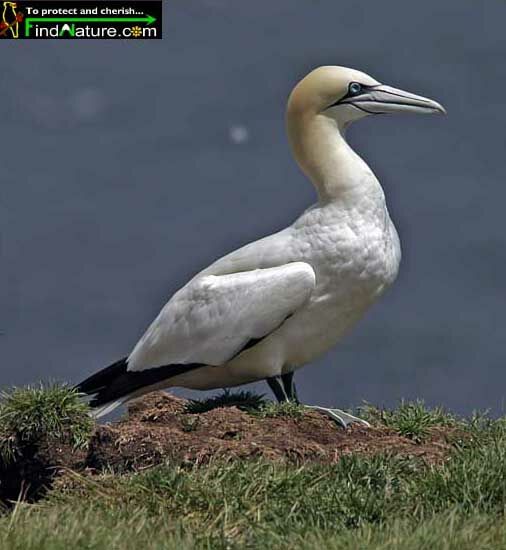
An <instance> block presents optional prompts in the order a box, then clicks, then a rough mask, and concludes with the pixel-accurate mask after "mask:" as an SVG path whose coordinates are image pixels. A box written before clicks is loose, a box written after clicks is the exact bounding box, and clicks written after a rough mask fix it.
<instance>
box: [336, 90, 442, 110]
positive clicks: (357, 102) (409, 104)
mask: <svg viewBox="0 0 506 550" xmlns="http://www.w3.org/2000/svg"><path fill="white" fill-rule="evenodd" d="M342 103H349V104H351V105H354V106H355V107H357V108H358V109H361V110H363V111H365V112H367V113H370V114H375V115H379V114H387V113H421V114H443V115H445V114H446V111H445V109H444V107H443V106H442V105H441V104H439V103H438V102H437V101H433V100H432V99H428V98H426V97H422V96H419V95H415V94H411V93H409V92H405V91H404V90H398V89H397V88H392V87H391V86H385V85H383V84H380V85H378V86H371V87H370V88H369V89H368V90H367V91H365V92H364V93H362V94H359V95H357V96H353V97H348V98H346V99H345V100H343V101H342Z"/></svg>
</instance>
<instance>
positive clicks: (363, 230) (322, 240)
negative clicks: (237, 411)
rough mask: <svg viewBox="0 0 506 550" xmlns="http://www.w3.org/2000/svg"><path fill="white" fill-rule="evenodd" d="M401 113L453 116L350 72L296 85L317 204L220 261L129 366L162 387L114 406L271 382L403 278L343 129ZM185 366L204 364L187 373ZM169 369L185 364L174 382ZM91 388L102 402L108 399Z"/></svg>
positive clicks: (384, 216)
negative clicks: (175, 391) (177, 390)
mask: <svg viewBox="0 0 506 550" xmlns="http://www.w3.org/2000/svg"><path fill="white" fill-rule="evenodd" d="M394 111H407V112H426V113H430V112H443V111H444V110H443V108H442V107H441V106H440V105H439V104H437V103H436V102H434V101H431V100H429V99H426V98H422V97H419V96H415V95H413V94H409V93H407V92H403V91H401V90H396V89H394V88H390V87H388V86H382V85H380V84H379V83H378V82H377V81H376V80H374V79H372V78H371V77H370V76H368V75H365V74H364V73H360V72H358V71H354V70H352V69H345V68H343V67H320V68H319V69H316V70H315V71H313V72H312V73H310V74H309V75H308V76H307V77H306V78H305V79H303V80H302V81H301V82H300V83H299V84H298V85H297V86H296V87H295V89H294V91H293V92H292V94H291V96H290V99H289V102H288V108H287V131H288V137H289V140H290V144H291V147H292V150H293V153H294V156H295V158H296V160H297V162H298V163H299V165H300V167H301V169H302V170H303V171H304V172H305V174H306V175H307V176H308V178H309V179H310V180H311V181H312V183H313V184H314V186H315V188H316V190H317V193H318V202H317V203H316V204H314V205H313V206H311V207H310V208H309V209H307V210H306V211H305V212H304V213H303V214H302V215H301V216H300V217H299V218H298V219H297V220H296V221H295V222H294V223H293V224H292V225H291V226H290V227H288V228H286V229H284V230H283V231H280V232H279V233H276V234H274V235H270V236H268V237H266V238H263V239H261V240H259V241H256V242H253V243H251V244H248V245H246V246H244V247H243V248H241V249H239V250H236V251H235V252H232V253H231V254H228V255H227V256H225V257H223V258H221V259H219V260H218V261H216V262H215V263H213V264H212V265H211V266H209V267H208V268H207V269H205V270H204V271H202V272H201V273H199V274H197V275H196V276H195V277H194V278H193V279H192V280H191V281H190V282H189V283H188V284H187V285H186V286H184V287H183V288H182V289H181V290H179V291H178V292H176V293H175V294H174V296H173V297H172V298H171V299H170V300H169V301H168V302H167V304H166V305H165V306H164V307H163V309H162V310H161V312H160V314H159V315H158V317H157V318H156V319H155V320H154V321H153V323H152V324H151V326H150V327H149V328H148V330H147V331H146V333H145V334H144V335H143V337H142V338H141V339H140V340H139V342H138V343H137V345H136V346H135V348H134V349H133V351H132V352H131V353H130V355H129V356H128V359H127V363H126V371H127V373H131V374H132V376H133V375H135V374H136V373H138V374H139V375H140V374H141V373H143V372H146V371H150V373H152V372H153V369H157V368H161V367H163V369H164V373H165V374H164V377H163V379H160V380H158V379H156V377H153V376H151V375H150V378H149V379H148V380H147V382H146V385H142V386H141V387H134V388H133V391H131V392H130V393H128V394H125V395H116V394H114V401H116V400H118V402H122V401H125V400H127V399H130V398H132V397H135V396H137V395H140V394H142V393H145V392H146V391H149V390H151V389H154V388H155V387H168V386H183V387H187V388H194V389H211V388H220V387H230V386H235V385H238V384H243V383H247V382H252V381H255V380H262V379H273V378H276V377H279V376H282V375H286V374H287V373H290V372H293V371H295V370H296V369H298V368H299V367H301V366H303V365H305V364H307V363H309V362H311V361H312V360H314V359H315V358H316V357H318V356H320V355H321V354H322V353H324V352H325V351H327V350H328V349H329V348H331V347H332V346H334V345H335V344H336V343H337V342H338V341H339V340H340V339H341V338H342V336H343V335H344V334H345V333H346V331H348V330H349V329H350V328H351V327H352V326H353V325H354V324H355V323H356V321H358V320H359V319H360V318H361V317H362V315H363V314H364V313H365V311H366V310H367V309H368V308H369V306H370V305H371V304H372V303H373V302H374V301H375V300H376V299H377V298H378V297H379V296H380V295H381V294H382V293H383V291H384V290H385V289H386V288H387V287H388V286H389V285H390V284H391V283H392V282H393V281H394V279H395V277H396V275H397V271H398V267H399V262H400V258H401V252H400V245H399V239H398V236H397V232H396V230H395V227H394V225H393V223H392V221H391V219H390V216H389V214H388V210H387V207H386V204H385V197H384V193H383V190H382V188H381V185H380V183H379V182H378V180H377V178H376V177H375V175H374V174H373V172H372V171H371V169H370V168H369V167H368V166H367V164H366V163H365V162H364V161H363V160H362V159H361V158H360V157H359V156H358V155H357V154H356V153H355V152H354V151H353V150H352V149H351V148H350V146H349V145H348V143H347V141H346V139H345V130H346V127H347V126H348V124H349V123H350V122H353V121H355V120H357V119H359V118H362V117H364V116H367V115H369V114H379V113H384V112H394ZM185 364H191V365H195V364H199V365H202V366H199V367H198V368H195V367H192V368H191V369H188V370H187V371H185V370H184V368H182V367H181V365H185ZM170 365H175V366H177V372H176V370H175V369H174V371H173V375H171V370H170ZM104 372H105V371H104ZM160 372H161V371H160ZM97 376H98V375H95V380H96V379H97ZM92 378H93V377H92ZM90 380H91V379H90ZM108 380H109V378H108ZM113 382H114V381H113ZM82 386H83V387H84V388H85V390H86V391H87V392H88V393H91V394H96V395H98V396H99V397H100V391H103V390H100V389H98V390H97V388H96V387H92V386H97V384H95V385H93V384H91V385H90V384H88V385H86V382H84V383H83V385H82ZM127 386H128V384H127ZM137 386H139V384H137ZM91 390H95V391H91ZM116 393H119V392H116ZM104 401H105V403H104ZM109 401H111V399H110V400H109ZM95 404H96V405H97V406H103V405H104V404H106V407H105V408H102V409H101V411H100V412H104V411H108V410H110V408H111V406H110V403H108V402H107V401H106V399H105V398H104V399H102V401H100V400H99V401H96V403H95ZM343 423H345V422H343Z"/></svg>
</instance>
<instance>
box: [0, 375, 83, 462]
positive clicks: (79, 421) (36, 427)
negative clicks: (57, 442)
mask: <svg viewBox="0 0 506 550" xmlns="http://www.w3.org/2000/svg"><path fill="white" fill-rule="evenodd" d="M92 427H93V421H92V419H91V418H90V416H89V415H88V407H87V406H86V404H85V403H83V402H82V401H81V400H80V396H79V394H78V393H77V392H75V391H74V390H73V389H71V388H69V387H67V386H62V385H58V384H53V385H50V386H44V385H42V384H41V385H40V386H38V387H26V388H14V389H12V390H10V391H3V392H1V393H0V460H1V461H2V462H3V463H4V464H9V463H11V462H13V461H15V460H16V458H17V457H18V456H19V455H20V454H21V453H22V452H23V450H24V449H26V448H27V447H32V446H33V445H36V444H37V442H39V441H41V440H43V439H44V440H45V439H48V438H51V439H67V440H68V441H69V442H70V443H71V444H72V445H74V446H75V447H84V446H86V445H87V443H88V441H89V438H90V434H91V430H92Z"/></svg>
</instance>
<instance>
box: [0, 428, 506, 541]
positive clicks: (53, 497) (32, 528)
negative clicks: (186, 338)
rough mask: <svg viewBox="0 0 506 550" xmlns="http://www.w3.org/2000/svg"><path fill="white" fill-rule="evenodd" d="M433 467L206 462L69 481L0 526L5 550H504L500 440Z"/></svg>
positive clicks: (377, 461) (501, 434) (415, 462)
mask: <svg viewBox="0 0 506 550" xmlns="http://www.w3.org/2000/svg"><path fill="white" fill-rule="evenodd" d="M487 441H488V443H487V444H486V445H484V446H480V445H476V446H473V447H468V448H466V449H463V450H459V451H457V452H456V454H455V456H454V457H453V459H452V460H450V461H449V462H448V463H447V464H445V465H444V466H441V467H437V468H436V467H433V468H429V467H426V466H424V465H423V463H422V462H421V461H420V460H419V459H398V458H394V457H389V456H376V457H372V458H365V457H357V456H349V457H344V458H343V459H342V460H340V461H339V462H338V463H337V464H335V465H332V466H321V465H320V466H318V465H312V466H306V467H293V466H283V465H279V464H270V463H265V462H235V463H228V464H227V463H220V462H216V463H214V464H211V465H210V466H207V467H205V468H196V467H195V468H182V467H178V466H175V465H165V466H161V467H157V468H154V469H152V470H149V471H147V472H144V473H141V474H136V475H130V476H123V477H119V476H116V477H115V476H112V475H103V476H100V477H98V478H84V477H81V476H77V475H75V476H74V482H73V483H72V484H70V486H69V487H67V488H63V489H58V490H57V489H55V490H53V492H52V493H51V494H50V495H49V496H48V497H47V498H46V499H45V500H44V501H43V502H42V503H39V504H38V505H35V506H34V505H27V504H19V505H18V506H17V507H16V509H15V510H14V512H12V513H11V514H10V515H5V516H4V517H3V518H0V547H1V548H2V549H5V550H9V549H19V550H21V549H23V550H31V549H33V550H35V549H37V550H38V549H51V550H53V549H60V548H61V549H62V550H63V549H64V548H68V547H72V548H76V549H81V548H82V549H85V548H86V549H101V548H110V549H118V550H119V549H125V550H129V549H134V548H139V547H142V548H144V549H146V550H150V549H158V548H159V549H162V548H174V549H176V548H183V549H184V548H206V549H215V548H217V549H225V548H231V549H232V548H237V549H239V548H286V549H288V548H308V549H309V548H330V549H332V548H335V549H341V548H342V549H350V550H351V549H356V548H359V549H364V550H368V549H372V548H384V549H387V548H394V549H395V548H398V549H411V548H413V549H427V550H428V549H432V548H435V549H437V548H441V549H443V548H444V549H451V548H456V549H457V548H458V549H459V550H462V549H466V548H469V549H471V548H478V549H480V550H482V549H487V548H494V549H499V548H505V547H506V521H505V517H504V509H505V503H506V479H505V478H504V472H505V471H506V432H505V430H504V428H503V426H501V425H499V424H498V425H495V424H494V426H492V427H490V433H489V434H487Z"/></svg>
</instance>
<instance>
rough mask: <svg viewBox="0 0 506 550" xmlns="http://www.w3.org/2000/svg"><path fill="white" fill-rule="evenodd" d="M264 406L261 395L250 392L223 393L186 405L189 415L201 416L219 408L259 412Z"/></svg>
mask: <svg viewBox="0 0 506 550" xmlns="http://www.w3.org/2000/svg"><path fill="white" fill-rule="evenodd" d="M265 405H266V401H265V399H264V396H263V395H258V394H255V393H253V392H250V391H235V392H231V391H229V390H225V391H223V393H221V394H219V395H215V396H213V397H208V398H207V399H191V400H190V401H188V403H187V405H186V412H187V413H189V414H201V413H205V412H208V411H212V410H213V409H218V408H220V407H237V408H238V409H241V410H242V411H253V410H259V409H261V408H262V407H264V406H265Z"/></svg>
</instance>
